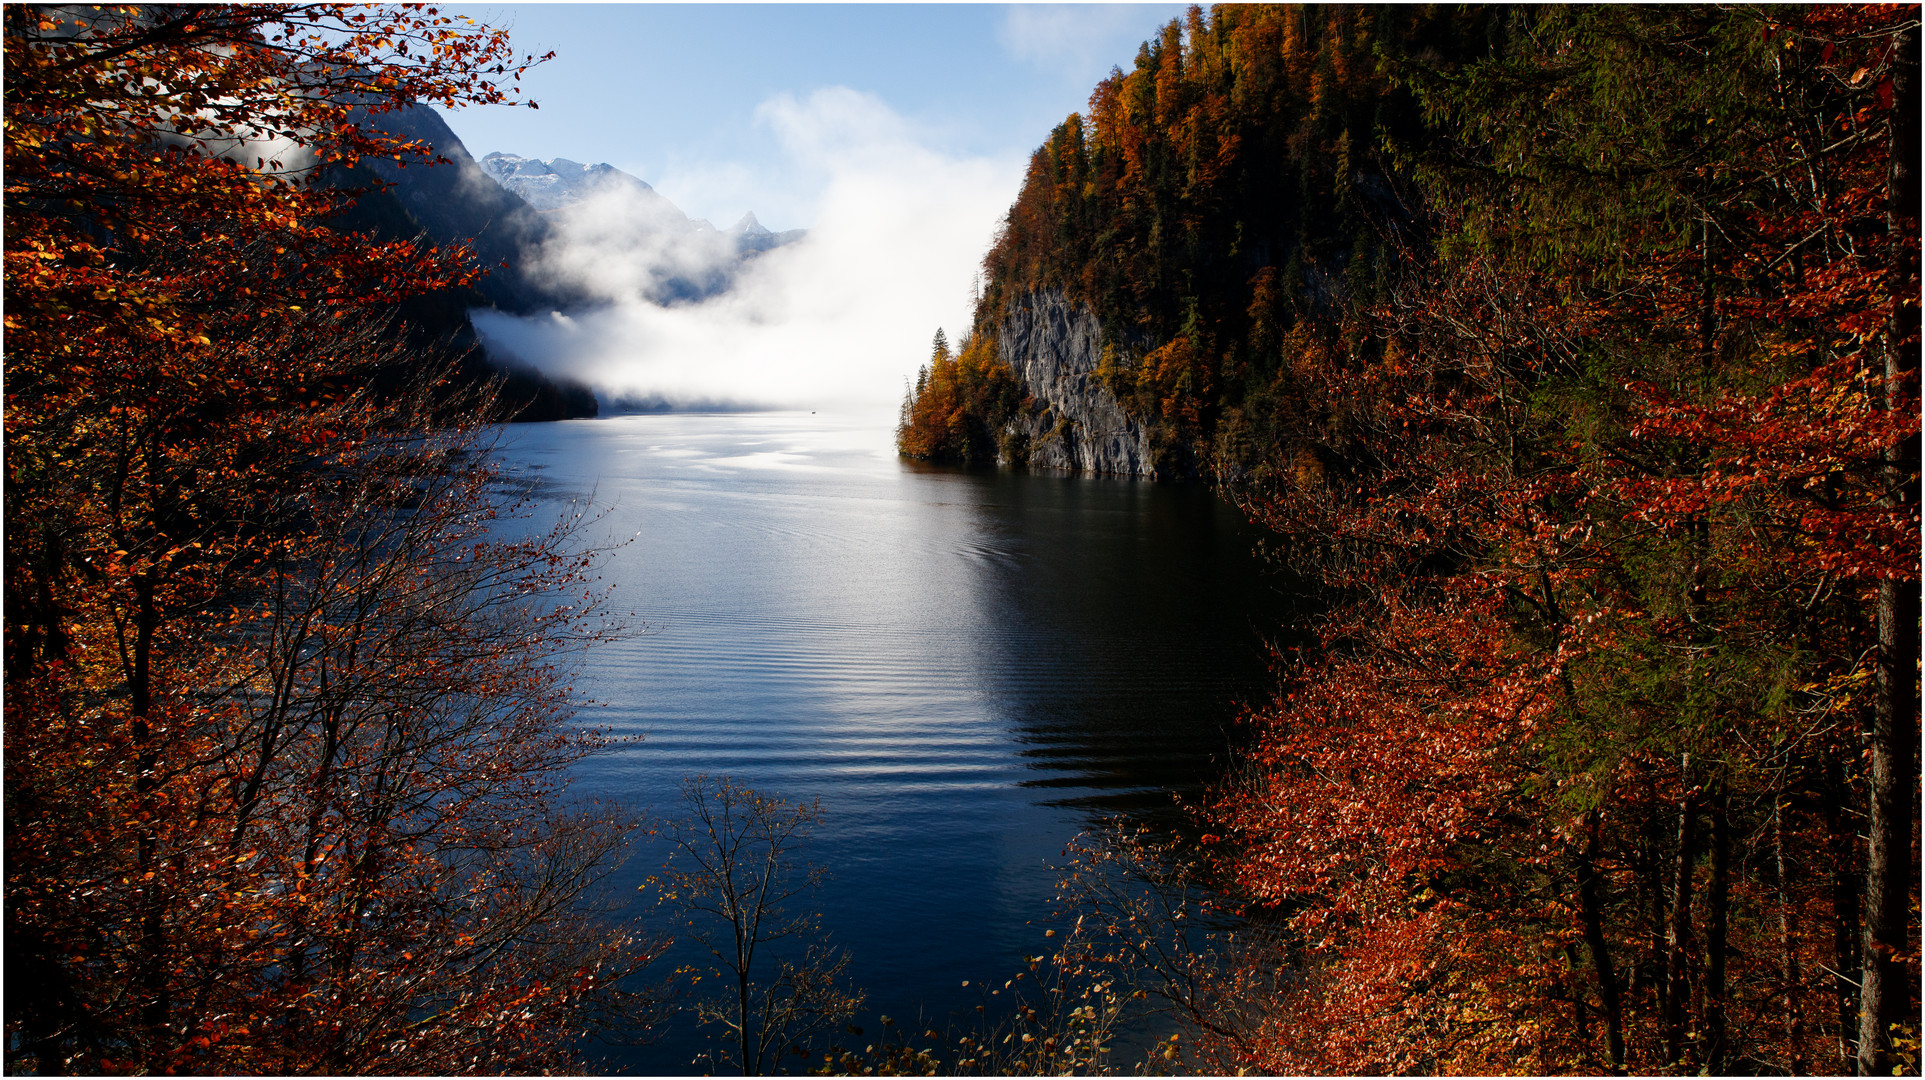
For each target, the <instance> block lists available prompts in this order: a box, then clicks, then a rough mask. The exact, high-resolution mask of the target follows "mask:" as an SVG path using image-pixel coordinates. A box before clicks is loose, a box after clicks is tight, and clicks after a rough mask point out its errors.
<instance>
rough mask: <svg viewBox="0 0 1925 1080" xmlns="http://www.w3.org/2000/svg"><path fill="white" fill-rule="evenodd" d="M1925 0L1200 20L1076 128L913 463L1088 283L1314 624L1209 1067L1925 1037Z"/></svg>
mask: <svg viewBox="0 0 1925 1080" xmlns="http://www.w3.org/2000/svg"><path fill="white" fill-rule="evenodd" d="M1917 15H1918V11H1917V8H1916V7H1860V6H1851V7H1844V6H1830V7H1804V8H1795V9H1769V10H1761V9H1738V8H1713V7H1609V8H1601V7H1600V8H1576V9H1508V8H1472V9H1442V8H1410V7H1399V8H1384V9H1367V8H1349V7H1343V8H1315V7H1241V6H1238V7H1222V8H1218V9H1216V10H1214V11H1213V12H1211V13H1209V14H1207V15H1205V14H1204V13H1202V12H1200V11H1196V10H1192V12H1191V14H1190V16H1189V18H1188V19H1187V20H1186V21H1184V22H1180V23H1172V24H1171V25H1169V26H1168V27H1166V28H1165V29H1164V30H1163V31H1162V33H1161V34H1160V35H1159V36H1158V37H1157V38H1156V39H1155V40H1153V41H1151V42H1148V43H1146V44H1145V45H1144V46H1143V48H1142V50H1141V51H1140V52H1139V54H1138V56H1137V59H1136V62H1135V65H1134V67H1133V70H1131V71H1129V72H1128V73H1124V72H1122V71H1118V72H1116V73H1114V74H1112V76H1111V77H1110V78H1109V79H1107V80H1105V81H1104V82H1103V83H1102V84H1101V85H1100V86H1098V87H1097V89H1096V92H1095V93H1094V95H1093V96H1092V98H1091V102H1090V109H1089V112H1088V114H1087V115H1085V116H1076V117H1071V118H1070V119H1069V120H1068V121H1066V122H1065V124H1064V125H1063V126H1061V127H1059V128H1058V129H1057V130H1056V131H1055V132H1053V133H1052V134H1051V135H1050V138H1049V140H1048V141H1047V142H1046V143H1045V144H1044V146H1043V147H1042V148H1041V149H1040V150H1038V151H1037V153H1036V155H1035V157H1034V159H1033V160H1032V162H1031V166H1030V172H1029V176H1028V179H1027V181H1026V183H1025V185H1024V188H1023V191H1022V194H1021V196H1020V197H1019V199H1018V200H1017V202H1016V204H1015V206H1013V207H1012V208H1011V210H1010V213H1009V218H1008V222H1007V225H1006V227H1005V229H1004V231H1003V233H1002V235H1001V236H1000V237H999V238H998V240H997V242H996V244H995V246H994V248H993V250H992V251H991V252H990V254H989V256H988V258H987V259H986V272H987V277H988V285H987V288H986V290H985V294H984V299H983V301H982V304H981V306H980V307H979V308H978V311H977V320H976V326H975V333H974V336H973V337H972V339H971V341H970V342H968V343H966V344H965V345H964V347H963V348H962V349H961V350H960V355H961V357H963V358H966V359H967V362H966V363H965V362H964V361H963V360H959V359H954V358H950V357H948V356H947V355H946V350H939V351H938V356H937V357H936V358H935V359H934V361H932V364H931V367H930V369H929V370H928V371H927V373H926V374H925V377H924V378H923V379H921V380H919V384H918V388H917V391H916V393H915V394H913V395H912V398H911V400H910V401H909V402H908V403H907V404H906V406H905V414H904V416H905V419H904V425H903V428H902V447H903V449H904V451H905V452H907V453H912V454H917V455H920V456H929V457H935V458H941V457H942V456H943V451H942V448H943V447H945V446H955V445H968V446H973V448H974V449H973V453H974V454H975V455H976V456H981V454H982V452H983V450H982V448H983V446H984V445H985V441H986V438H988V437H993V434H994V432H995V431H996V430H997V429H998V428H999V427H1001V426H1002V425H1004V424H1006V423H1008V422H1009V418H1010V417H1011V416H1013V415H1014V414H1015V410H1016V409H1017V408H1018V407H1019V406H1018V405H1015V404H1011V402H1012V401H1020V398H1021V395H1022V394H1024V393H1027V392H1033V388H1027V387H1023V386H1021V385H1017V386H1016V388H1015V392H1014V393H1003V392H1000V391H998V392H984V391H983V388H984V387H989V388H992V389H993V388H994V387H996V386H997V385H998V384H999V383H1000V382H1002V381H1003V380H1006V379H1009V378H1010V377H1011V375H1010V371H1009V366H1008V365H1009V363H1010V361H1011V358H1008V357H1002V358H997V357H994V356H988V357H985V356H983V355H981V352H982V349H981V347H980V345H979V344H978V343H979V342H980V341H983V340H987V339H990V338H992V337H993V336H994V335H995V333H996V328H997V327H998V326H999V324H1000V323H1001V321H1002V320H1003V319H1004V318H1005V314H1006V312H1008V311H1010V310H1012V307H1011V305H1012V304H1014V303H1016V302H1017V301H1018V299H1019V298H1022V297H1025V296H1030V295H1034V294H1036V293H1038V292H1040V291H1049V290H1056V291H1059V292H1060V293H1061V294H1062V295H1063V296H1065V297H1066V298H1067V299H1068V300H1069V301H1071V302H1073V303H1078V304H1081V305H1084V306H1086V307H1087V308H1088V309H1091V310H1093V311H1094V312H1095V314H1096V315H1097V316H1098V317H1099V318H1100V319H1101V320H1103V321H1104V323H1105V324H1106V326H1108V327H1114V328H1116V329H1117V333H1116V335H1115V337H1114V338H1113V339H1112V340H1114V341H1128V342H1135V343H1137V344H1136V345H1134V346H1130V347H1118V348H1112V349H1110V350H1108V351H1106V353H1105V355H1104V357H1103V360H1102V364H1101V366H1100V368H1099V369H1098V370H1097V371H1096V372H1095V375H1096V376H1097V377H1098V378H1099V379H1100V381H1101V382H1102V384H1103V385H1104V386H1105V387H1107V388H1108V389H1109V390H1110V392H1112V393H1113V394H1114V396H1115V397H1116V399H1117V400H1119V401H1120V402H1121V403H1122V404H1123V405H1124V407H1125V408H1126V409H1128V410H1130V411H1132V413H1134V414H1135V415H1136V416H1137V417H1139V418H1141V419H1142V420H1143V421H1144V422H1146V423H1149V424H1151V425H1153V430H1154V436H1153V446H1154V447H1155V451H1156V454H1157V456H1158V462H1159V467H1158V471H1159V473H1162V474H1184V473H1189V474H1197V475H1203V476H1207V477H1210V478H1212V479H1214V480H1215V481H1216V482H1217V483H1219V484H1221V485H1222V486H1223V489H1224V490H1225V492H1226V493H1228V494H1229V495H1231V496H1232V497H1234V498H1235V499H1237V500H1238V501H1239V503H1240V504H1241V505H1242V506H1243V507H1244V508H1245V509H1246V510H1247V512H1248V513H1249V514H1250V515H1251V516H1252V517H1253V518H1254V519H1256V520H1257V521H1259V522H1261V523H1262V524H1264V525H1266V526H1268V527H1269V528H1270V529H1271V530H1272V531H1273V532H1274V534H1275V537H1276V539H1275V542H1274V544H1273V547H1274V549H1275V551H1276V552H1278V553H1279V554H1278V557H1279V559H1280V560H1281V561H1282V562H1283V563H1284V564H1286V565H1287V567H1288V568H1289V569H1290V570H1292V571H1294V573H1295V575H1296V577H1297V578H1298V579H1299V580H1301V581H1302V582H1304V583H1305V587H1306V589H1307V590H1308V597H1307V601H1306V602H1307V605H1308V608H1309V610H1311V611H1312V614H1310V615H1308V616H1306V618H1305V620H1304V622H1303V623H1302V624H1301V625H1300V626H1298V627H1296V628H1294V630H1295V634H1296V637H1295V638H1294V639H1292V640H1296V641H1298V642H1300V643H1301V647H1300V648H1297V649H1295V650H1294V651H1292V652H1291V653H1289V654H1288V655H1285V656H1280V657H1279V661H1280V672H1281V676H1282V682H1283V687H1282V689H1281V691H1280V693H1279V695H1278V696H1277V698H1276V699H1275V700H1274V701H1272V702H1270V703H1268V704H1265V705H1263V706H1261V707H1258V708H1256V709H1254V710H1253V711H1252V713H1251V715H1250V716H1249V724H1248V729H1249V730H1248V737H1249V749H1248V753H1247V756H1246V759H1245V761H1244V763H1243V767H1241V768H1239V769H1237V770H1235V773H1236V775H1237V776H1238V777H1239V779H1237V780H1236V781H1235V782H1234V783H1231V784H1229V785H1228V786H1226V787H1225V788H1224V789H1223V790H1222V791H1221V792H1220V793H1219V795H1218V797H1217V798H1216V799H1215V800H1214V802H1213V803H1212V805H1210V806H1209V807H1207V808H1205V810H1204V811H1203V813H1204V817H1205V820H1206V822H1207V827H1208V828H1209V829H1210V830H1211V834H1212V837H1213V838H1214V840H1215V842H1214V843H1213V844H1212V845H1211V848H1210V849H1211V850H1213V851H1214V852H1216V854H1215V856H1214V862H1213V867H1212V872H1213V873H1214V874H1215V875H1216V878H1215V879H1216V880H1217V881H1218V882H1219V883H1220V884H1221V885H1222V886H1223V888H1224V890H1225V894H1226V895H1227V896H1228V897H1229V899H1228V900H1227V901H1226V902H1228V903H1231V904H1232V905H1233V906H1236V907H1237V908H1238V910H1239V911H1241V912H1242V913H1243V914H1244V915H1246V916H1249V917H1251V918H1252V919H1253V920H1254V921H1253V923H1252V924H1251V925H1252V926H1258V927H1268V928H1270V930H1271V931H1273V932H1272V933H1271V934H1269V935H1268V936H1264V935H1261V934H1256V932H1255V931H1252V934H1253V935H1255V937H1254V938H1252V939H1251V940H1247V941H1246V945H1247V946H1249V949H1250V950H1252V951H1241V952H1236V953H1235V954H1234V955H1235V957H1238V958H1240V959H1235V960H1225V961H1222V962H1214V966H1213V965H1212V963H1204V962H1203V961H1202V960H1201V959H1199V958H1196V957H1193V958H1192V959H1193V960H1194V961H1195V963H1192V964H1190V965H1189V966H1187V967H1184V968H1183V970H1182V971H1181V972H1175V971H1172V972H1169V973H1168V974H1169V975H1170V981H1168V982H1167V983H1165V984H1164V986H1165V989H1166V992H1168V993H1169V994H1170V996H1171V997H1172V999H1173V1000H1175V1001H1176V1002H1177V1004H1179V1005H1180V1006H1181V1007H1182V1009H1183V1010H1184V1011H1185V1015H1187V1016H1188V1017H1189V1018H1190V1019H1191V1021H1192V1022H1193V1023H1194V1024H1195V1025H1196V1027H1195V1030H1196V1031H1197V1033H1198V1034H1197V1038H1196V1041H1195V1042H1193V1043H1189V1044H1186V1045H1187V1046H1188V1047H1189V1052H1190V1053H1192V1054H1194V1055H1196V1058H1195V1061H1196V1063H1197V1064H1199V1065H1201V1066H1202V1067H1204V1068H1207V1069H1210V1070H1212V1071H1226V1072H1227V1071H1235V1070H1237V1069H1250V1070H1253V1071H1259V1072H1281V1073H1297V1072H1336V1073H1382V1072H1403V1071H1419V1072H1459V1071H1467V1072H1481V1073H1492V1072H1510V1071H1519V1070H1521V1071H1525V1072H1581V1073H1597V1072H1612V1071H1631V1072H1693V1073H1695V1072H1700V1071H1709V1072H1710V1073H1712V1074H1718V1073H1724V1072H1740V1073H1749V1072H1766V1073H1800V1072H1814V1071H1815V1072H1852V1071H1855V1070H1857V1071H1862V1072H1864V1073H1878V1074H1889V1073H1890V1072H1891V1071H1892V1070H1893V1069H1894V1068H1900V1069H1904V1070H1908V1071H1914V1072H1915V1071H1916V1070H1917V1068H1918V1060H1917V1045H1918V1043H1917V1037H1918V1032H1917V1015H1918V978H1919V968H1918V915H1917V911H1918V908H1917V896H1918V894H1917V889H1918V872H1917V844H1918V814H1917V808H1918V794H1917V791H1918V788H1917V778H1918V773H1917V755H1918V739H1919V729H1918V690H1917V687H1918V682H1917V676H1918V656H1919V653H1918V644H1919V633H1920V626H1919V580H1920V579H1919V514H1918V479H1919V472H1918V461H1919V457H1918V450H1919V397H1918V381H1917V376H1918V346H1919V336H1918V334H1919V322H1918V287H1919V278H1918V216H1917V214H1918V202H1917V200H1918V178H1917V174H1916V171H1915V169H1916V163H1917V161H1918V158H1919V145H1918V119H1919V115H1918V87H1917V70H1918V68H1917V59H1918V37H1917V34H1918V21H1917ZM998 410H1000V411H998ZM945 431H947V432H956V431H964V432H977V433H981V432H988V433H990V436H987V437H985V436H981V435H978V436H975V441H974V442H973V443H970V442H969V441H968V440H963V441H961V442H957V441H955V440H953V439H952V440H951V441H950V442H944V441H943V437H942V436H943V435H944V433H945ZM955 456H957V457H965V456H968V455H967V454H962V453H959V454H956V455H955ZM1259 938H1260V939H1261V941H1262V944H1261V945H1260V946H1258V945H1255V944H1252V943H1251V942H1252V941H1254V940H1256V939H1259ZM1146 955H1148V954H1146ZM1224 955H1225V956H1229V955H1231V954H1229V953H1225V954H1224ZM1278 971H1289V972H1292V973H1293V974H1292V975H1291V976H1290V977H1289V978H1281V979H1280V978H1278V977H1277V975H1276V973H1277V972H1278Z"/></svg>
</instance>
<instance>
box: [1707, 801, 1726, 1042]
mask: <svg viewBox="0 0 1925 1080" xmlns="http://www.w3.org/2000/svg"><path fill="white" fill-rule="evenodd" d="M1705 902H1706V903H1707V905H1709V908H1710V910H1709V911H1708V912H1707V915H1708V917H1709V918H1708V924H1709V925H1708V926H1707V927H1706V929H1705V937H1706V938H1707V940H1706V941H1705V973H1704V1041H1705V1050H1704V1063H1705V1069H1706V1070H1707V1071H1708V1072H1710V1074H1711V1075H1712V1076H1722V1075H1724V1074H1725V1073H1727V1072H1728V1071H1729V1067H1728V1062H1727V1061H1726V1052H1727V1049H1726V1046H1725V960H1726V951H1725V939H1726V930H1727V927H1728V924H1729V919H1730V911H1731V794H1730V792H1728V791H1726V790H1725V788H1724V786H1723V785H1722V784H1720V785H1719V787H1718V791H1717V793H1716V794H1715V795H1714V796H1712V800H1711V893H1710V895H1709V896H1707V897H1706V898H1705Z"/></svg>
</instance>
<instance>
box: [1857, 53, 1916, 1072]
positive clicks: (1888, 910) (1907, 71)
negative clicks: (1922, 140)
mask: <svg viewBox="0 0 1925 1080" xmlns="http://www.w3.org/2000/svg"><path fill="white" fill-rule="evenodd" d="M1917 48H1918V39H1917V35H1916V34H1915V33H1911V34H1906V35H1905V36H1904V37H1902V38H1901V39H1900V40H1899V42H1898V63H1897V64H1896V65H1895V68H1894V71H1893V89H1894V92H1895V105H1896V107H1895V108H1894V109H1892V110H1891V114H1892V142H1891V165H1890V169H1889V172H1888V174H1887V177H1888V180H1887V202H1886V206H1887V211H1886V213H1887V228H1888V231H1889V233H1890V236H1891V250H1892V252H1893V261H1892V267H1891V271H1890V281H1891V290H1892V315H1891V319H1890V323H1889V325H1888V326H1887V330H1886V348H1885V408H1886V409H1887V410H1889V411H1892V412H1898V411H1900V410H1905V411H1906V412H1907V414H1908V416H1909V422H1910V423H1912V424H1916V423H1917V413H1916V410H1915V408H1914V407H1913V406H1912V404H1911V401H1912V399H1911V397H1910V396H1909V394H1908V392H1907V389H1906V383H1907V382H1908V381H1909V380H1911V379H1912V378H1915V377H1916V375H1917V373H1918V327H1919V324H1918V316H1919V312H1918V303H1917V295H1918V294H1917V288H1918V275H1917V263H1916V248H1915V247H1913V246H1912V245H1911V244H1909V243H1907V242H1906V239H1907V234H1908V233H1909V234H1911V235H1913V236H1915V235H1916V231H1917V223H1918V177H1917V174H1916V172H1915V171H1914V170H1915V163H1916V162H1917V159H1918V151H1919V145H1918V107H1919V98H1918V58H1917ZM1918 448H1919V447H1918V430H1917V428H1916V427H1913V429H1912V432H1911V434H1910V435H1908V436H1907V437H1906V438H1905V439H1903V440H1902V441H1901V442H1900V443H1899V444H1898V445H1896V446H1894V447H1892V448H1891V449H1890V450H1888V451H1887V452H1886V455H1885V468H1884V473H1885V477H1884V480H1885V482H1884V488H1885V491H1884V496H1885V497H1884V503H1885V505H1886V506H1887V507H1902V508H1904V509H1905V510H1906V511H1907V512H1908V513H1909V515H1910V516H1911V517H1912V520H1913V527H1914V528H1916V527H1917V515H1918V493H1917V491H1916V486H1917V483H1918V479H1917V478H1918ZM1918 618H1919V595H1918V581H1917V576H1916V575H1915V574H1914V575H1911V576H1909V577H1908V578H1900V577H1887V578H1885V579H1883V580H1881V581H1880V582H1879V583H1878V694H1877V703H1876V707H1875V709H1874V712H1873V727H1872V740H1871V751H1872V763H1871V791H1870V803H1871V807H1870V809H1871V823H1870V830H1869V833H1868V841H1869V843H1868V846H1867V850H1866V858H1865V861H1866V873H1865V945H1864V969H1863V970H1864V974H1863V977H1862V978H1861V979H1860V988H1859V996H1858V1071H1859V1073H1860V1074H1862V1075H1865V1076H1889V1075H1890V1074H1891V1071H1892V1064H1893V1056H1892V1038H1891V1037H1892V1028H1893V1026H1894V1025H1897V1024H1905V1023H1916V1022H1917V1019H1918V1017H1917V1013H1916V1012H1915V1011H1914V1009H1913V1006H1912V1002H1913V1001H1914V1000H1915V999H1916V997H1917V991H1916V988H1915V987H1913V986H1912V985H1911V984H1910V980H1909V978H1908V977H1907V965H1906V964H1905V954H1906V952H1907V951H1908V943H1907V937H1908V935H1907V925H1906V924H1907V921H1908V917H1909V915H1910V914H1911V911H1910V908H1911V889H1912V886H1913V885H1914V884H1915V883H1916V882H1917V879H1918V877H1917V874H1916V873H1914V872H1913V870H1912V858H1911V846H1912V845H1911V839H1912V827H1913V824H1914V815H1915V814H1916V812H1917V810H1918V800H1917V797H1916V796H1915V795H1914V794H1913V787H1914V779H1915V775H1914V770H1915V766H1914V765H1913V761H1912V755H1913V754H1914V753H1915V752H1916V751H1917V749H1918V685H1917V679H1918V633H1919V625H1918Z"/></svg>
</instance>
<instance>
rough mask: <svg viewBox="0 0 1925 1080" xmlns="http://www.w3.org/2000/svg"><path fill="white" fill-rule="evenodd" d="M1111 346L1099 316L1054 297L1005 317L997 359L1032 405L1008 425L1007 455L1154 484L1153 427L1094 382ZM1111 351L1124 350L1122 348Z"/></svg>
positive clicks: (1033, 298)
mask: <svg viewBox="0 0 1925 1080" xmlns="http://www.w3.org/2000/svg"><path fill="white" fill-rule="evenodd" d="M1105 343H1106V338H1105V330H1104V327H1103V325H1102V323H1100V322H1098V321H1097V319H1096V316H1095V314H1094V313H1092V312H1091V311H1090V310H1089V308H1087V307H1085V306H1083V305H1082V304H1073V303H1071V302H1069V301H1068V300H1065V299H1064V298H1063V294H1062V293H1061V292H1059V291H1057V290H1054V289H1049V290H1041V291H1037V292H1031V293H1026V294H1024V295H1023V296H1021V297H1019V298H1018V299H1017V300H1016V301H1015V302H1014V303H1012V304H1011V305H1010V306H1009V307H1008V309H1007V310H1006V311H1005V312H1004V315H1003V319H1002V322H1001V324H1000V326H998V327H997V352H998V354H999V356H1000V357H1001V359H1002V361H1003V362H1004V363H1006V364H1008V365H1009V367H1010V369H1011V370H1012V371H1014V372H1015V373H1016V378H1017V379H1018V380H1019V381H1020V382H1021V383H1022V386H1023V390H1024V392H1025V394H1026V395H1027V396H1028V401H1027V402H1026V403H1025V404H1024V406H1023V408H1021V409H1020V410H1018V412H1017V414H1016V416H1015V418H1014V419H1013V420H1011V421H1010V422H1009V424H1008V425H1007V429H1006V437H1005V439H1004V446H1005V455H1006V457H1008V458H1010V459H1014V460H1016V461H1022V460H1025V459H1026V460H1027V462H1028V464H1029V465H1031V466H1032V467H1042V468H1051V469H1069V470H1072V471H1076V472H1090V473H1107V474H1111V475H1118V476H1151V475H1154V473H1155V470H1154V469H1153V468H1152V465H1151V457H1150V438H1149V424H1148V423H1146V422H1145V421H1144V420H1142V419H1139V418H1135V417H1131V416H1130V415H1129V414H1127V413H1125V412H1124V411H1123V407H1122V406H1121V405H1120V404H1118V403H1117V400H1116V395H1114V394H1112V393H1110V391H1109V389H1108V388H1107V387H1105V386H1104V385H1103V381H1102V379H1101V377H1100V376H1098V374H1097V366H1098V365H1099V364H1100V363H1101V362H1102V359H1103V346H1104V344H1105ZM1108 343H1110V344H1113V345H1115V346H1117V347H1119V348H1120V347H1122V345H1123V344H1124V343H1123V342H1122V341H1117V340H1114V335H1112V336H1111V338H1110V339H1108Z"/></svg>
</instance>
